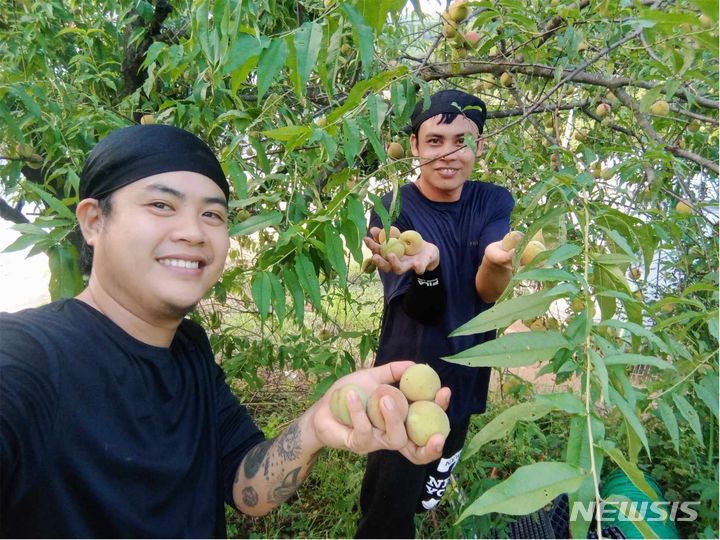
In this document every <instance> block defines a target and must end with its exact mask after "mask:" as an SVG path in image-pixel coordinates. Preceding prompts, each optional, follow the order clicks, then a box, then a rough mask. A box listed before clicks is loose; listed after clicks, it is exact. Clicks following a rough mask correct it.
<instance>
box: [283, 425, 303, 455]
mask: <svg viewBox="0 0 720 540" xmlns="http://www.w3.org/2000/svg"><path fill="white" fill-rule="evenodd" d="M300 450H302V448H301V446H300V426H298V424H297V422H295V423H294V424H292V425H291V426H290V427H289V428H287V429H286V430H285V431H283V432H282V434H281V435H280V436H279V437H278V440H277V452H278V454H279V455H280V457H281V458H282V459H284V460H285V461H292V460H293V459H296V458H297V457H298V456H299V455H300Z"/></svg>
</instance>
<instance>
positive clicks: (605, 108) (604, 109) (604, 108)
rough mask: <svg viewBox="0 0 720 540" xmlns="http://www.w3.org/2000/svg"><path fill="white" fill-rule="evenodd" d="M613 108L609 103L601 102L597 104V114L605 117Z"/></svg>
mask: <svg viewBox="0 0 720 540" xmlns="http://www.w3.org/2000/svg"><path fill="white" fill-rule="evenodd" d="M611 110H612V107H611V106H610V105H609V104H607V103H601V104H600V105H598V106H597V108H596V109H595V114H597V115H598V116H599V117H600V118H604V117H605V116H607V115H608V114H609V113H610V111H611Z"/></svg>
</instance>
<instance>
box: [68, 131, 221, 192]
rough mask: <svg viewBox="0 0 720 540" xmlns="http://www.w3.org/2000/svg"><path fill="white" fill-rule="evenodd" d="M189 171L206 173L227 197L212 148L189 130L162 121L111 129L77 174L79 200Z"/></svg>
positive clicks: (218, 164)
mask: <svg viewBox="0 0 720 540" xmlns="http://www.w3.org/2000/svg"><path fill="white" fill-rule="evenodd" d="M173 171H191V172H196V173H199V174H202V175H205V176H207V177H208V178H209V179H210V180H212V181H213V182H215V183H216V184H217V185H218V187H219V188H220V189H221V190H222V191H223V193H224V194H225V198H226V199H229V198H230V187H229V186H228V183H227V180H226V179H225V174H224V173H223V171H222V168H221V167H220V163H219V162H218V160H217V158H216V157H215V154H213V151H212V150H210V147H209V146H208V145H207V144H205V143H204V142H203V141H201V140H200V139H198V138H197V137H196V136H195V135H193V134H192V133H189V132H187V131H185V130H183V129H180V128H176V127H173V126H166V125H162V124H151V125H135V126H130V127H126V128H122V129H118V130H116V131H113V132H111V133H110V134H108V135H107V137H105V138H104V139H103V140H102V141H100V142H99V143H98V144H97V145H96V146H95V148H93V150H92V152H90V155H89V156H88V158H87V161H86V162H85V167H83V171H82V173H81V174H80V200H82V199H87V198H92V199H100V198H102V197H103V196H105V195H108V194H109V193H112V192H113V191H115V190H117V189H120V188H121V187H124V186H127V185H128V184H132V183H133V182H136V181H138V180H141V179H143V178H147V177H148V176H152V175H154V174H160V173H164V172H173Z"/></svg>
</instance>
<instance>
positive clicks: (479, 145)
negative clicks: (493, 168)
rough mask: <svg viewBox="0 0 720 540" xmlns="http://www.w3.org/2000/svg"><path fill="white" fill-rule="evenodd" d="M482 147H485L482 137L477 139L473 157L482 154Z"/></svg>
mask: <svg viewBox="0 0 720 540" xmlns="http://www.w3.org/2000/svg"><path fill="white" fill-rule="evenodd" d="M484 147H485V139H483V138H482V137H478V139H477V149H476V150H475V157H480V154H482V151H483V148H484Z"/></svg>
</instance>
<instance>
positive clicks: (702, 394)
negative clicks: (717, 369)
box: [693, 373, 720, 417]
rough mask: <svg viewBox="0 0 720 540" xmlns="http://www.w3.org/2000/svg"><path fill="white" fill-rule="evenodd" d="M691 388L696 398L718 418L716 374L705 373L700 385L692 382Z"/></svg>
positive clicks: (719, 406)
mask: <svg viewBox="0 0 720 540" xmlns="http://www.w3.org/2000/svg"><path fill="white" fill-rule="evenodd" d="M693 388H694V389H695V394H696V395H697V397H698V398H700V399H701V400H702V402H703V403H705V405H707V406H708V409H710V412H711V413H712V414H714V415H715V417H717V416H718V410H719V409H720V404H718V376H717V375H716V374H714V373H713V374H710V373H707V374H706V375H705V378H704V379H703V380H702V381H700V384H698V383H696V382H694V383H693Z"/></svg>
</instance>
